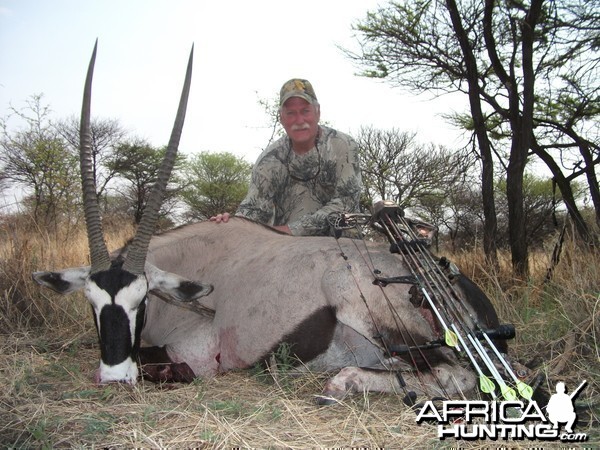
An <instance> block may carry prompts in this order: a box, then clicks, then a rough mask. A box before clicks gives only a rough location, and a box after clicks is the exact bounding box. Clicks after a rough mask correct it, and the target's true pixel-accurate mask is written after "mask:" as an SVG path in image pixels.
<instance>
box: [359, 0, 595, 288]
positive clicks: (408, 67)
mask: <svg viewBox="0 0 600 450" xmlns="http://www.w3.org/2000/svg"><path fill="white" fill-rule="evenodd" d="M579 3H580V4H583V6H578V5H577V4H576V2H568V1H566V2H549V1H544V0H531V1H529V2H527V1H520V0H518V1H514V0H501V1H494V0H469V1H464V2H460V4H457V3H456V2H455V1H454V0H446V1H443V0H429V1H418V0H417V1H411V2H392V3H390V4H389V5H388V6H387V7H382V8H380V9H379V10H378V11H376V12H371V13H369V14H368V15H367V18H366V19H365V20H364V21H362V22H361V23H359V24H358V25H357V26H356V27H355V28H356V30H357V31H358V32H359V36H360V37H359V41H360V43H361V51H360V52H359V53H353V52H347V53H348V55H349V56H350V57H351V58H353V59H354V60H355V61H357V62H358V63H359V64H360V65H362V66H363V67H364V68H365V71H364V74H365V75H367V76H373V77H380V78H385V79H387V80H389V81H390V82H391V83H392V84H395V85H403V86H407V87H408V88H409V89H411V90H414V91H416V92H430V91H432V90H434V91H438V92H441V93H445V92H457V91H458V92H464V93H465V94H467V95H468V98H469V105H470V108H469V109H470V111H469V122H468V124H469V128H470V129H471V130H472V131H473V133H474V135H475V136H476V140H475V142H476V143H477V150H478V152H479V154H480V156H481V162H482V168H483V170H482V187H483V190H482V198H483V201H484V202H487V203H484V206H486V205H487V206H489V208H487V209H486V208H484V211H485V212H486V213H485V214H486V217H485V218H486V225H485V227H484V228H485V233H484V234H485V236H484V243H486V244H485V245H484V247H485V248H486V252H490V251H494V246H493V245H492V244H493V243H492V242H490V241H491V240H492V239H495V238H494V226H493V221H494V220H495V218H494V216H495V212H494V211H493V209H494V208H493V203H492V202H493V195H490V192H491V190H492V184H493V176H492V175H491V174H492V155H493V154H495V155H501V149H502V145H503V142H505V141H494V140H493V139H494V138H496V137H503V136H507V135H509V136H510V142H509V146H508V147H509V151H508V158H507V159H508V161H507V163H506V164H505V167H506V176H507V181H508V183H507V198H508V203H509V211H510V217H509V233H510V236H511V237H510V240H511V250H512V257H513V268H514V270H515V272H516V273H517V274H520V275H523V276H526V275H527V271H528V264H527V260H528V252H527V242H526V240H525V233H524V223H525V221H524V210H523V176H524V170H525V166H526V163H527V161H528V155H529V151H530V149H532V148H534V149H535V148H536V139H539V138H540V136H539V135H538V133H537V128H534V125H538V124H539V123H542V117H537V116H536V112H537V111H538V110H536V109H535V108H534V105H535V102H534V98H535V99H537V100H538V101H539V99H540V98H544V99H547V101H546V103H548V104H550V103H552V99H553V98H554V96H555V94H556V90H552V89H540V87H537V88H536V82H537V81H538V80H540V79H544V80H552V79H556V78H557V76H559V75H560V76H564V75H565V73H568V74H571V75H573V74H576V73H577V72H573V71H574V70H577V68H578V67H579V68H580V67H582V66H583V63H582V61H583V60H588V59H590V57H591V58H592V59H596V60H597V50H598V45H597V43H598V41H599V39H598V34H597V30H598V21H597V20H595V19H597V13H596V14H595V15H594V13H593V11H595V10H594V8H593V5H592V3H593V2H579ZM590 11H592V12H590ZM590 32H592V35H593V37H592V38H591V39H590V37H589V34H590ZM594 33H595V34H594ZM559 41H560V42H559ZM559 43H560V44H561V45H558V44H559ZM567 61H569V65H568V66H565V63H566V62H567ZM565 67H566V68H567V70H568V69H569V68H570V69H571V71H570V72H565V73H561V72H560V71H561V70H563V71H564V70H565ZM594 67H595V66H594ZM571 78H573V77H571ZM551 86H552V87H555V85H552V84H551ZM543 87H544V88H545V87H546V86H543ZM586 92H588V93H591V92H593V91H592V90H591V89H589V87H586ZM589 97H590V98H591V97H592V96H591V95H590V96H589ZM570 98H571V99H573V100H577V99H576V98H574V97H573V96H571V97H570ZM592 110H593V109H589V108H588V109H587V111H589V112H591V111H592ZM595 114H596V117H597V114H598V111H596V113H595ZM586 117H587V118H588V120H589V118H590V117H591V116H590V115H587V116H586ZM586 141H587V142H588V143H589V142H593V140H592V139H587V140H586ZM494 146H498V147H499V148H494ZM588 147H589V146H588ZM580 148H581V147H580ZM588 161H589V163H590V164H593V158H592V159H589V158H588ZM586 164H587V163H586ZM591 171H592V172H593V169H592V168H590V167H589V166H587V170H586V171H585V173H586V175H587V176H588V177H590V172H591ZM567 184H568V183H565V184H564V185H563V187H564V188H566V187H567ZM559 187H560V185H559ZM561 192H563V191H562V188H561ZM563 194H565V197H566V196H567V194H568V193H565V192H563ZM568 207H569V211H570V213H571V214H574V213H576V211H577V209H576V208H577V205H576V204H568ZM490 256H491V255H489V254H488V257H490ZM492 259H493V258H492Z"/></svg>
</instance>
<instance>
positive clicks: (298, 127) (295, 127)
mask: <svg viewBox="0 0 600 450" xmlns="http://www.w3.org/2000/svg"><path fill="white" fill-rule="evenodd" d="M309 128H310V125H309V124H307V123H305V124H303V125H292V131H300V130H308V129H309Z"/></svg>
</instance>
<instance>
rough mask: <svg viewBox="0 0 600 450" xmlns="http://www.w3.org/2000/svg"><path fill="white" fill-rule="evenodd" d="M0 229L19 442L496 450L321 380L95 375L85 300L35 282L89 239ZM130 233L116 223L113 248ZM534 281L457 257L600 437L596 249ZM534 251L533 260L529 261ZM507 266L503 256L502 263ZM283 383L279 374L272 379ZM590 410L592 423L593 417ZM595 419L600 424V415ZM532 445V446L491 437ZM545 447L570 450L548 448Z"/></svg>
mask: <svg viewBox="0 0 600 450" xmlns="http://www.w3.org/2000/svg"><path fill="white" fill-rule="evenodd" d="M21 229H22V228H21V227H19V226H11V225H6V226H4V227H3V228H0V238H1V239H2V240H1V241H0V288H1V289H2V290H1V291H0V295H1V297H0V329H1V334H0V378H1V381H2V384H3V386H4V389H3V390H2V393H1V394H0V444H3V446H4V447H16V448H191V447H197V448H225V447H237V446H240V447H254V448H271V447H275V448H307V447H342V446H343V447H371V448H372V447H390V448H419V449H421V448H446V447H449V446H460V447H462V448H488V447H489V444H490V443H489V442H482V443H477V442H466V441H461V442H456V441H448V442H445V441H441V442H440V441H439V440H438V438H437V437H436V428H435V427H434V426H431V425H425V424H423V425H417V424H416V423H415V413H414V412H413V411H411V410H409V409H408V408H407V407H406V406H404V404H403V403H402V401H401V396H396V395H378V394H369V395H362V396H361V395H358V396H355V397H352V398H349V399H347V400H346V401H344V402H340V403H339V404H337V405H334V406H330V407H318V406H316V405H315V403H314V396H315V395H316V394H318V393H319V392H320V391H321V389H322V386H323V382H324V378H323V377H322V376H318V375H315V374H307V375H306V374H305V375H302V376H299V377H291V376H289V375H287V374H285V373H283V374H280V375H279V376H278V377H275V378H274V377H271V376H269V375H268V374H267V375H266V376H264V375H262V376H260V375H258V374H256V373H254V372H253V371H247V372H239V373H229V374H226V375H223V376H220V377H217V378H214V379H210V380H197V381H196V382H194V383H192V384H190V385H183V384H174V385H155V384H151V383H148V382H140V383H139V384H138V385H136V386H133V387H131V386H122V385H107V386H96V385H94V384H93V383H92V381H91V378H92V373H93V371H94V370H95V369H96V367H97V360H98V357H99V351H98V346H97V342H96V334H95V329H94V326H93V322H92V320H91V317H89V311H88V308H89V307H88V306H87V303H86V302H85V300H84V299H83V298H82V297H81V296H79V295H74V296H70V297H58V296H55V295H54V294H52V293H48V291H45V290H41V289H39V288H38V287H37V286H34V285H33V284H32V283H31V281H30V273H31V272H32V271H34V270H40V269H46V268H61V267H69V266H76V265H80V264H84V263H85V262H86V261H85V258H86V256H85V255H86V254H87V251H86V241H85V238H84V236H83V235H82V234H81V232H80V231H79V230H78V229H77V228H74V229H71V230H68V232H67V231H65V233H64V235H61V236H47V235H44V234H42V233H39V232H37V233H25V232H22V231H20V230H21ZM130 234H131V229H123V230H112V231H111V232H110V234H109V235H110V238H109V242H108V245H109V248H115V247H118V246H120V245H122V243H123V242H125V240H126V239H127V238H128V236H130ZM543 258H544V255H540V256H539V257H536V258H535V259H534V261H536V264H537V267H536V268H535V270H533V276H532V279H531V280H530V281H529V282H528V283H516V282H514V280H511V279H510V276H509V275H507V274H508V273H509V271H508V269H506V268H505V269H504V270H503V271H502V272H501V273H500V274H489V273H486V272H485V271H484V270H483V268H484V267H485V265H484V264H483V263H482V261H481V260H480V259H479V258H477V257H476V256H475V255H473V254H470V255H455V256H454V257H453V259H454V260H455V261H456V262H458V263H459V266H461V267H462V268H463V269H465V271H466V272H467V273H468V274H470V275H471V276H472V277H473V278H475V279H476V280H477V281H478V282H479V283H480V284H481V285H482V286H483V287H484V289H485V290H486V291H487V292H488V294H489V295H490V296H491V297H492V299H493V300H494V302H495V304H496V306H497V308H498V309H499V311H500V314H501V316H502V317H503V319H504V321H505V322H513V323H515V324H516V326H517V330H518V338H517V340H516V342H515V344H514V345H513V347H512V348H513V353H515V354H517V355H518V356H519V358H520V359H521V360H522V361H533V360H535V361H536V362H537V364H538V366H537V370H538V371H540V372H541V373H544V374H545V375H546V376H547V378H548V381H547V386H548V387H549V388H550V389H552V388H553V386H554V385H555V383H556V381H559V380H563V381H566V383H567V386H568V387H571V386H574V385H576V384H578V382H580V381H581V380H583V379H587V380H588V381H589V383H590V384H589V386H588V387H587V388H586V390H585V392H584V393H583V395H581V396H580V398H579V400H580V402H581V403H582V404H588V406H589V407H588V408H587V414H586V417H587V418H588V419H590V421H588V423H587V424H581V425H580V426H578V428H577V431H578V432H587V433H588V434H589V435H590V436H591V438H592V439H591V441H588V442H587V443H586V444H585V445H586V446H588V447H589V446H593V445H594V443H598V442H599V436H598V432H597V427H598V416H600V412H599V410H598V403H599V398H600V395H599V392H600V376H599V373H600V354H599V349H598V340H599V339H600V330H599V323H600V297H599V296H600V256H598V255H589V254H586V255H581V254H579V253H578V252H577V250H576V249H575V246H568V247H567V248H566V251H565V256H564V257H563V261H562V262H561V264H560V266H559V267H558V269H557V271H556V274H555V279H554V280H553V282H551V283H543V281H542V280H543V276H544V275H545V269H546V267H547V266H546V262H545V260H544V259H543ZM532 259H533V258H532ZM503 265H505V266H506V267H507V262H506V261H505V262H504V263H503ZM275 379H276V380H277V381H275ZM588 416H589V417H588ZM594 420H596V421H595V422H594ZM502 445H508V446H510V447H511V448H529V447H531V446H532V445H536V444H535V443H532V442H528V441H526V442H521V443H519V442H508V443H502V441H497V442H494V444H493V447H499V446H502ZM537 446H538V447H539V446H543V447H544V448H553V447H554V448H559V447H563V445H558V444H553V443H549V442H541V443H540V442H538V443H537Z"/></svg>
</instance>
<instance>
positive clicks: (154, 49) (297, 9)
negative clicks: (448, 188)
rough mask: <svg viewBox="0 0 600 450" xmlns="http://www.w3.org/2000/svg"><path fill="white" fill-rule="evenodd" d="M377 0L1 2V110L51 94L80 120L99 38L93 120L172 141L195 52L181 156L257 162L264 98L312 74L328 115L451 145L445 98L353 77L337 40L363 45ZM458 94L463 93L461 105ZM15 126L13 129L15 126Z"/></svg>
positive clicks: (337, 122)
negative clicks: (359, 33) (361, 32)
mask: <svg viewBox="0 0 600 450" xmlns="http://www.w3.org/2000/svg"><path fill="white" fill-rule="evenodd" d="M384 4H385V2H384V1H378V0H304V1H302V2H290V1H286V0H273V1H270V0H269V1H261V0H255V1H243V0H231V1H227V0H219V1H216V0H215V1H203V0H195V1H193V0H185V1H183V0H180V1H178V0H169V1H160V0H52V1H49V0H48V1H44V0H37V1H35V0H0V116H2V117H6V115H7V114H8V113H9V109H8V108H9V105H12V106H14V107H16V108H22V107H23V106H25V100H26V99H27V98H28V97H30V96H31V95H33V94H39V93H43V94H44V102H45V103H46V104H49V105H50V107H51V109H52V110H53V117H54V118H65V117H67V116H70V115H79V111H80V108H81V106H80V105H81V96H82V90H83V82H84V77H85V71H86V68H87V64H88V61H89V58H90V55H91V51H92V48H93V44H94V41H95V39H96V38H98V41H99V44H98V45H99V48H98V57H97V60H96V72H95V75H94V89H93V98H92V116H94V117H100V118H115V119H118V120H119V121H120V123H121V124H122V125H123V126H124V127H125V128H126V129H127V130H129V131H130V132H131V133H132V134H133V135H135V136H139V137H141V138H144V139H147V140H148V141H149V142H150V143H151V144H152V145H155V146H162V145H165V144H166V143H167V141H168V138H169V134H170V130H171V127H172V124H173V119H174V116H175V110H176V106H177V102H178V99H179V94H180V92H181V85H182V82H183V77H184V71H185V66H186V63H187V57H188V54H189V50H190V48H191V45H192V43H194V44H195V55H194V74H193V79H192V91H191V96H190V102H189V106H188V114H187V118H186V124H185V127H184V130H183V136H182V140H181V145H180V151H182V152H185V153H188V154H191V153H195V152H199V151H229V152H232V153H234V154H236V155H238V156H242V157H244V158H245V159H246V160H248V161H249V162H254V160H255V159H256V157H257V156H258V155H259V153H260V151H261V149H262V148H263V147H264V146H265V144H266V142H267V140H268V138H269V136H270V131H269V129H268V127H267V126H268V118H267V116H266V114H265V112H264V110H263V108H262V107H261V106H260V105H259V104H258V100H259V99H272V98H276V96H277V95H278V92H279V89H280V87H281V85H282V84H283V83H284V82H285V81H286V80H288V79H290V78H295V77H298V78H307V79H308V80H310V81H311V82H312V84H313V86H314V88H315V91H316V94H317V96H318V98H319V101H320V103H321V110H322V115H321V118H322V120H325V121H327V122H328V123H329V124H331V125H332V126H334V127H335V128H337V129H339V130H341V131H345V132H349V133H351V134H352V133H353V132H355V131H357V130H358V129H359V127H360V126H361V125H372V126H374V127H376V128H392V127H396V128H398V129H400V130H402V131H416V132H417V133H418V137H419V139H420V140H421V141H423V142H435V143H438V144H444V145H447V146H449V147H453V146H457V145H459V143H460V142H461V140H460V136H461V134H460V133H459V132H457V131H456V130H453V129H452V128H451V127H450V126H449V125H447V124H446V123H445V122H444V120H443V119H442V118H441V117H440V116H439V114H440V113H445V112H446V113H447V112H450V111H451V110H452V108H454V109H459V108H461V107H462V106H460V103H457V102H455V104H454V105H451V103H449V102H448V100H444V101H440V100H439V99H438V100H432V97H421V98H416V97H414V96H411V95H410V94H408V93H407V92H404V91H402V90H400V89H398V88H391V87H390V86H389V85H387V84H385V83H383V82H382V81H378V80H372V79H367V78H364V77H359V76H357V75H356V73H357V72H358V68H357V67H355V66H354V65H353V64H352V62H350V61H349V60H348V59H347V58H346V57H345V56H344V55H343V53H342V52H341V51H340V50H339V48H338V46H343V47H345V48H356V47H357V41H356V38H355V36H354V32H353V31H352V24H356V23H357V21H358V20H360V19H363V18H364V17H365V16H366V13H367V11H369V10H371V11H372V10H375V9H377V7H378V5H384ZM461 101H462V100H461ZM9 123H12V124H13V126H15V127H16V126H17V124H16V123H15V122H9Z"/></svg>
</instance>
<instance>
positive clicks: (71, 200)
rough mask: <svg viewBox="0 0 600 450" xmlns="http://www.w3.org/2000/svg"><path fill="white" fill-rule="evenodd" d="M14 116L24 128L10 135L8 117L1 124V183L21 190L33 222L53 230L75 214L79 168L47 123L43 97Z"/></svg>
mask: <svg viewBox="0 0 600 450" xmlns="http://www.w3.org/2000/svg"><path fill="white" fill-rule="evenodd" d="M13 116H16V117H17V118H19V119H20V120H21V121H24V123H25V124H26V126H25V127H24V128H22V129H19V130H17V131H9V127H8V122H9V119H10V117H8V118H4V119H2V120H0V128H1V135H0V149H1V150H2V151H1V152H0V180H3V181H4V183H6V184H7V185H10V186H12V187H17V188H21V189H23V190H24V192H25V194H26V196H25V201H24V205H25V206H26V211H25V212H27V213H29V214H30V215H31V216H32V218H33V219H34V221H35V222H36V223H37V224H39V225H42V226H45V227H49V226H54V227H56V226H57V224H58V223H59V222H60V221H61V219H63V218H65V217H67V218H70V217H71V216H74V215H76V214H77V209H78V205H79V191H80V190H79V164H78V160H77V156H76V155H75V154H74V153H73V152H72V151H71V150H70V149H69V148H68V146H67V144H66V143H65V141H64V140H63V139H62V137H61V136H60V135H59V134H58V132H57V131H56V130H55V128H54V127H53V125H52V123H51V122H50V119H49V109H48V107H47V106H44V105H43V104H42V96H41V95H36V96H33V97H31V99H30V100H29V101H28V106H27V108H25V109H24V110H22V111H17V110H15V109H13Z"/></svg>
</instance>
